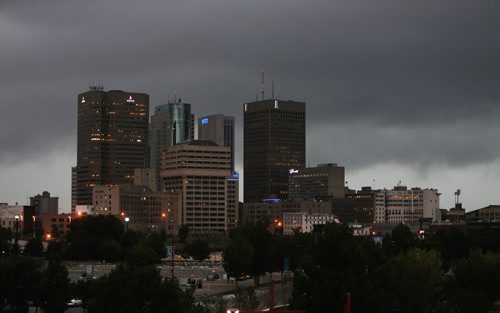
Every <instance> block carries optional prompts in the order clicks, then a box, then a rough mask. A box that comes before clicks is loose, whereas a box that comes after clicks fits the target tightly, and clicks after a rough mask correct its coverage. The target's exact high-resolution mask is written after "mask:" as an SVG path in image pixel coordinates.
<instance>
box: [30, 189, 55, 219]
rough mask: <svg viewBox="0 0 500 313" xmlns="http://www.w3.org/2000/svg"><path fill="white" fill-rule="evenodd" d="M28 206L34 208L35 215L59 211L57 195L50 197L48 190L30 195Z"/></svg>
mask: <svg viewBox="0 0 500 313" xmlns="http://www.w3.org/2000/svg"><path fill="white" fill-rule="evenodd" d="M30 206H33V207H34V208H35V215H45V214H57V213H58V211H59V197H51V196H50V193H49V192H48V191H44V192H42V194H41V195H40V194H38V195H36V196H33V197H30Z"/></svg>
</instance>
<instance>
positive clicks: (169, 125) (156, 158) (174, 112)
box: [149, 99, 194, 188]
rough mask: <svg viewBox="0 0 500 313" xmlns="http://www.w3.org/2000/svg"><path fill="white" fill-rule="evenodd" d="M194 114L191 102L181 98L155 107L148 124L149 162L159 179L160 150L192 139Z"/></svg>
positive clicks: (157, 180) (158, 179) (157, 179)
mask: <svg viewBox="0 0 500 313" xmlns="http://www.w3.org/2000/svg"><path fill="white" fill-rule="evenodd" d="M193 123H194V115H193V114H191V104H189V103H182V102H181V100H180V99H179V101H176V102H169V103H167V104H162V105H158V106H156V107H155V110H154V115H153V116H151V123H150V125H149V145H150V164H151V168H152V169H153V171H154V172H155V176H156V182H157V184H158V185H157V188H159V181H160V165H159V162H160V152H161V150H162V149H164V148H168V147H171V146H173V145H175V144H178V143H182V142H186V141H189V140H191V139H194V125H193Z"/></svg>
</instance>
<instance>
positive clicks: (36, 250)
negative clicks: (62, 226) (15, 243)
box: [24, 237, 43, 257]
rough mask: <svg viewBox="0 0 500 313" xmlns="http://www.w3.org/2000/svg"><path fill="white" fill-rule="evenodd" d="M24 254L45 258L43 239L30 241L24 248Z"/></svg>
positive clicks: (37, 238)
mask: <svg viewBox="0 0 500 313" xmlns="http://www.w3.org/2000/svg"><path fill="white" fill-rule="evenodd" d="M24 254H26V255H29V256H34V257H41V256H43V244H42V238H40V237H36V238H32V239H30V240H29V241H28V243H27V244H26V247H25V248H24Z"/></svg>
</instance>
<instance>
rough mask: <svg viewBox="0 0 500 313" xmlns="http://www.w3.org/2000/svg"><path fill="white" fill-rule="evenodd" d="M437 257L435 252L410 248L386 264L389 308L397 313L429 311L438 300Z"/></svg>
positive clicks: (440, 285) (440, 283) (440, 278)
mask: <svg viewBox="0 0 500 313" xmlns="http://www.w3.org/2000/svg"><path fill="white" fill-rule="evenodd" d="M441 263H442V262H441V258H440V256H439V254H438V253H437V252H435V251H425V250H421V249H416V248H414V249H411V250H409V251H407V252H404V253H401V254H399V255H398V256H396V257H394V258H393V259H392V260H391V261H390V262H389V264H388V268H389V285H390V295H391V298H392V299H393V303H392V305H391V306H392V307H393V308H397V309H398V310H399V312H408V313H413V312H414V313H420V312H429V311H430V310H431V309H432V308H434V307H436V306H438V305H439V303H440V296H441V294H442V289H443V272H442V270H441V266H442V264H441Z"/></svg>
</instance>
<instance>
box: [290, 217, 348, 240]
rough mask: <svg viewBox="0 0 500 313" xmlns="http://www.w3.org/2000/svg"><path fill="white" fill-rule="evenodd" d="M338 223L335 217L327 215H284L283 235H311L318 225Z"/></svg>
mask: <svg viewBox="0 0 500 313" xmlns="http://www.w3.org/2000/svg"><path fill="white" fill-rule="evenodd" d="M333 222H337V223H338V220H336V218H335V216H334V215H332V214H325V213H284V214H283V234H284V235H293V233H294V232H300V233H310V232H312V231H313V230H314V227H315V226H317V225H325V224H326V223H333Z"/></svg>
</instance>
